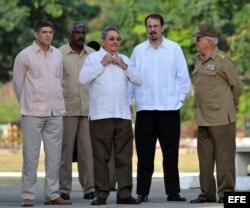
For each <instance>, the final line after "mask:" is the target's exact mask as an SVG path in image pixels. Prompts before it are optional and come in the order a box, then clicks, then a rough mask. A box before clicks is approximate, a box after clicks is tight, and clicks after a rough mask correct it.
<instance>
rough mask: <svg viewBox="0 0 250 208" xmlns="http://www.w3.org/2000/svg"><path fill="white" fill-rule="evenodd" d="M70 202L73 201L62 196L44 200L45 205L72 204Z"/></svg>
mask: <svg viewBox="0 0 250 208" xmlns="http://www.w3.org/2000/svg"><path fill="white" fill-rule="evenodd" d="M70 204H72V201H70V200H64V199H63V198H61V197H58V198H56V199H53V200H51V201H46V202H44V205H70Z"/></svg>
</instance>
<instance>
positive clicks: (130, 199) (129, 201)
mask: <svg viewBox="0 0 250 208" xmlns="http://www.w3.org/2000/svg"><path fill="white" fill-rule="evenodd" d="M140 203H141V201H140V200H138V199H135V198H134V197H132V196H129V197H127V198H124V199H117V201H116V204H140Z"/></svg>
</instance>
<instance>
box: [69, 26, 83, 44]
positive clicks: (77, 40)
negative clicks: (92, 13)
mask: <svg viewBox="0 0 250 208" xmlns="http://www.w3.org/2000/svg"><path fill="white" fill-rule="evenodd" d="M85 37H86V33H85V30H84V28H83V27H77V28H76V29H75V30H74V31H73V32H72V34H71V35H70V36H69V42H70V44H72V45H77V46H83V44H84V42H85Z"/></svg>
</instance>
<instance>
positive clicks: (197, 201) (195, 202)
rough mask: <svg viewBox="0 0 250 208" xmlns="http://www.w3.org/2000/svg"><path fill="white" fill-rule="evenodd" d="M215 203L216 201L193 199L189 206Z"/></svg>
mask: <svg viewBox="0 0 250 208" xmlns="http://www.w3.org/2000/svg"><path fill="white" fill-rule="evenodd" d="M213 202H216V200H206V199H199V198H197V199H193V200H191V201H190V203H191V204H198V203H213Z"/></svg>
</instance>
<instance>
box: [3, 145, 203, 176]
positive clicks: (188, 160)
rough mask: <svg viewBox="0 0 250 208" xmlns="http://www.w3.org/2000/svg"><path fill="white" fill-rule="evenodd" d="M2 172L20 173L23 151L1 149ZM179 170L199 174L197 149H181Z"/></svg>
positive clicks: (41, 165) (157, 159)
mask: <svg viewBox="0 0 250 208" xmlns="http://www.w3.org/2000/svg"><path fill="white" fill-rule="evenodd" d="M0 164H1V166H0V172H20V171H21V169H22V151H21V150H19V151H18V152H16V153H13V152H11V151H10V150H6V149H0ZM136 164H137V157H136V153H135V152H134V155H133V171H134V172H135V171H136V169H137V168H136ZM179 170H180V172H198V171H199V168H198V159H197V152H196V149H193V148H180V151H179ZM38 171H39V172H43V171H44V153H43V151H41V153H40V160H39V165H38ZM73 171H75V172H76V171H77V165H76V163H73ZM155 172H162V154H161V150H160V148H157V149H156V154H155Z"/></svg>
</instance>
